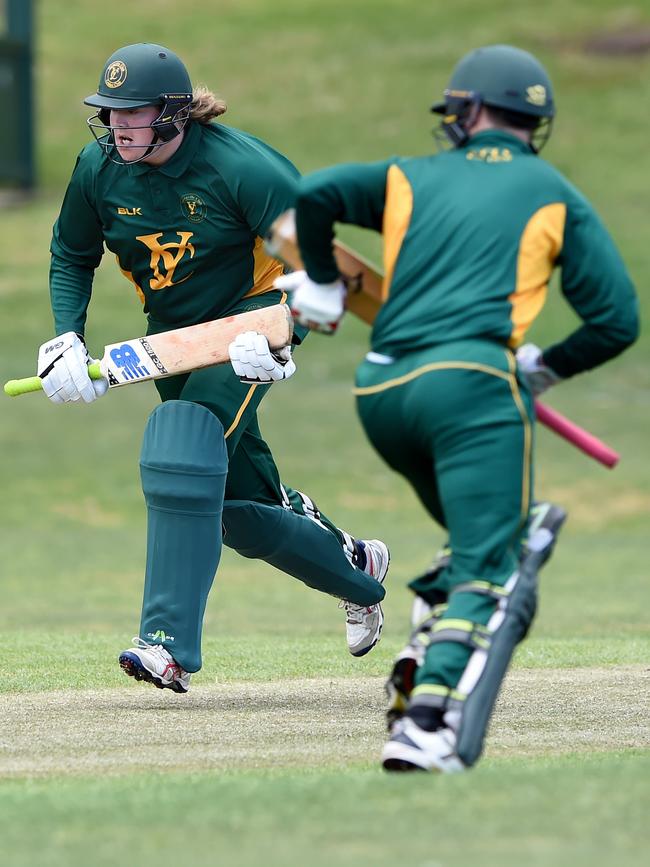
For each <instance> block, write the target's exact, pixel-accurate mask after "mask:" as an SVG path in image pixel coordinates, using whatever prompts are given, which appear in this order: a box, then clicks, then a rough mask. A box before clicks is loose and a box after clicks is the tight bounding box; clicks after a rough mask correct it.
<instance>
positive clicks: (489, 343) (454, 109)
mask: <svg viewBox="0 0 650 867" xmlns="http://www.w3.org/2000/svg"><path fill="white" fill-rule="evenodd" d="M432 110H433V111H434V112H435V113H437V114H440V115H441V116H442V121H441V125H440V129H439V131H438V133H439V135H441V136H443V137H444V140H445V141H446V143H447V145H448V149H446V150H445V151H443V152H440V153H438V154H436V155H432V156H426V157H419V158H412V159H409V158H391V159H389V160H386V161H383V162H377V163H373V164H368V165H358V164H355V165H341V166H337V167H333V168H330V169H326V170H322V171H319V172H315V173H314V174H312V175H310V176H307V177H305V178H303V179H302V181H301V183H300V188H299V195H298V199H297V209H296V221H297V232H298V241H299V244H300V249H301V253H302V258H303V261H304V263H305V269H306V270H305V271H302V272H296V273H295V274H289V275H285V276H283V277H281V278H279V279H278V280H276V286H278V287H280V288H283V289H288V290H289V289H290V290H293V297H292V300H291V307H292V310H293V312H294V316H296V317H297V319H298V321H299V322H302V323H304V324H306V325H308V326H310V327H311V328H315V329H318V330H321V331H324V332H327V333H332V332H333V331H334V330H335V329H336V326H337V323H338V321H339V319H340V318H341V315H342V314H343V311H344V307H345V292H346V290H345V287H344V285H343V283H342V282H341V280H340V279H339V275H338V273H337V270H336V267H335V264H334V259H333V256H332V239H333V236H334V230H333V227H334V224H335V223H336V222H341V223H353V224H356V225H360V226H364V227H366V228H372V229H375V230H377V231H379V232H382V233H383V241H384V266H385V280H384V284H383V299H384V300H383V305H382V307H381V309H380V311H379V314H378V315H377V318H376V320H375V322H374V327H373V330H372V337H371V351H370V352H369V353H368V354H367V356H366V358H365V360H364V361H363V362H362V363H361V365H360V367H359V368H358V370H357V376H356V388H355V393H356V396H357V408H358V412H359V416H360V418H361V422H362V424H363V426H364V428H365V431H366V434H367V436H368V438H369V440H370V442H371V443H372V445H373V446H374V447H375V449H376V450H377V451H378V452H379V454H380V455H381V457H382V458H383V460H384V461H385V462H386V463H387V464H388V466H389V467H391V468H392V469H393V470H395V471H396V472H398V473H400V474H401V475H402V476H403V477H404V478H405V479H406V480H407V481H408V482H409V483H410V484H411V485H412V487H413V489H414V490H415V492H416V494H417V495H418V497H419V499H420V501H421V502H422V505H423V506H424V508H425V509H426V510H427V512H428V513H429V514H430V515H431V517H432V518H433V519H434V520H435V521H437V522H438V523H439V524H440V525H442V526H443V527H445V528H446V529H447V531H448V533H449V550H448V551H446V552H444V556H443V557H442V558H441V560H440V561H439V562H438V564H437V566H436V568H434V569H432V570H431V571H430V572H429V573H428V574H427V575H424V576H421V577H420V578H419V579H416V580H415V581H414V582H412V585H411V587H412V589H413V590H415V592H416V594H417V601H418V602H419V603H420V608H421V609H423V610H424V611H425V615H426V616H425V619H424V621H423V622H422V623H421V624H420V625H419V627H418V628H417V629H416V631H415V633H414V634H413V635H412V637H411V640H410V642H409V645H408V646H407V647H406V648H405V650H404V651H403V652H402V654H400V656H399V657H398V659H397V661H396V663H395V668H394V670H393V673H392V674H391V677H390V679H389V683H388V686H389V692H390V695H391V699H392V703H391V707H390V710H389V722H390V723H391V727H390V740H389V741H388V742H387V743H386V745H385V747H384V750H383V755H382V763H383V766H384V768H386V769H387V770H389V771H412V770H424V771H442V772H455V771H462V770H464V769H465V768H469V767H471V766H472V765H474V763H475V762H476V761H477V760H478V758H479V756H480V755H481V752H482V749H483V742H484V738H485V733H486V729H487V726H488V722H489V719H490V715H491V712H492V709H493V707H494V703H495V700H496V698H497V693H498V691H499V687H500V685H501V683H502V681H503V678H504V675H505V673H506V670H507V668H508V665H509V663H510V659H511V657H512V654H513V651H514V648H515V646H516V645H517V643H518V642H519V641H521V640H522V639H523V638H524V636H525V635H526V633H527V631H528V628H529V626H530V624H531V622H532V620H533V617H534V614H535V608H536V595H537V571H538V569H539V567H540V566H541V565H542V563H543V562H544V561H545V559H547V557H548V555H549V553H550V550H551V548H552V544H553V542H554V537H555V535H556V534H557V530H558V529H559V526H560V525H561V523H562V520H563V518H564V513H563V512H562V511H561V510H560V509H559V508H558V507H554V506H552V505H550V504H545V506H544V507H543V514H536V511H537V510H535V509H531V504H533V502H534V500H533V427H534V421H535V418H534V404H533V397H534V396H535V395H538V394H540V393H541V392H543V391H544V390H545V389H547V388H548V387H549V386H552V385H556V384H557V383H560V382H562V381H563V380H565V379H568V378H569V377H572V376H574V375H576V374H578V373H581V372H583V371H586V370H589V369H591V368H593V367H596V366H597V365H600V364H603V363H604V362H606V361H608V360H609V359H611V358H613V357H614V356H616V355H618V354H619V353H620V352H622V351H623V350H624V349H625V348H626V347H628V346H629V345H630V344H631V343H633V342H634V340H635V339H636V337H637V332H638V327H639V323H638V310H637V298H636V294H635V290H634V288H633V286H632V283H631V281H630V278H629V276H628V273H627V271H626V268H625V265H624V264H623V262H622V261H621V257H620V255H619V253H618V252H617V249H616V247H615V246H614V243H613V241H612V239H611V237H610V236H609V234H608V232H607V231H606V229H605V228H604V226H603V224H602V223H601V221H600V220H599V218H598V216H597V215H596V214H595V212H594V210H593V208H592V206H591V205H590V204H589V202H588V201H587V200H586V199H585V197H584V196H583V195H582V194H581V193H580V192H578V190H576V189H575V187H573V186H572V185H571V184H570V183H569V182H568V181H567V180H566V179H565V178H564V177H563V176H562V175H561V174H560V173H559V172H558V171H557V170H556V169H554V168H552V167H551V166H550V165H549V164H548V163H546V162H544V161H543V160H542V159H541V158H540V156H539V151H540V149H541V147H542V146H543V144H544V142H545V141H546V140H547V139H548V136H549V134H550V131H551V123H552V121H553V118H554V115H555V99H554V95H553V87H552V85H551V82H550V80H549V77H548V75H547V73H546V70H545V69H544V67H543V66H542V65H541V64H540V63H539V61H538V60H537V59H536V58H535V57H533V56H532V55H531V54H529V53H528V52H526V51H522V50H520V49H518V48H515V47H511V46H508V45H490V46H487V47H483V48H479V49H478V50H475V51H472V52H471V53H470V54H468V55H467V56H465V57H463V58H462V59H461V61H460V62H459V63H458V65H457V66H456V68H455V70H454V71H453V74H452V76H451V79H450V81H449V85H448V87H447V89H446V90H445V92H444V97H443V99H442V100H441V101H440V102H436V104H435V105H434V106H433V109H432ZM555 268H559V269H561V288H562V293H563V295H564V296H565V298H566V300H567V301H568V303H569V304H570V305H571V307H572V308H573V309H574V310H575V312H576V313H577V315H578V316H579V318H580V320H581V324H580V325H579V327H577V328H576V329H575V331H573V333H571V334H569V335H568V336H567V337H566V338H565V339H563V340H560V341H559V342H557V343H555V344H554V345H552V346H548V347H545V348H544V349H543V350H542V349H540V348H539V347H537V346H534V345H532V344H524V345H522V341H523V340H524V336H525V334H526V331H527V329H528V328H529V326H530V325H531V323H532V322H533V321H534V319H535V317H536V316H537V315H538V314H539V312H540V310H541V309H542V307H543V305H544V301H545V299H546V294H547V291H548V284H549V280H550V277H551V274H552V273H553V271H554V269H555ZM529 518H530V523H529ZM527 525H528V528H527ZM524 543H525V544H524ZM409 672H410V674H409V676H407V674H408V673H409Z"/></svg>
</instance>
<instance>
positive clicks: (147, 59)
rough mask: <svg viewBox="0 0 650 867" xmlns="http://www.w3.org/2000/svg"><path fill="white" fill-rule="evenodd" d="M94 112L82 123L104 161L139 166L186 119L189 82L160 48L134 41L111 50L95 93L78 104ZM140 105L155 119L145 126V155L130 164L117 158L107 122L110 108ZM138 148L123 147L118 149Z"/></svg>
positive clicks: (178, 63) (180, 64) (180, 67)
mask: <svg viewBox="0 0 650 867" xmlns="http://www.w3.org/2000/svg"><path fill="white" fill-rule="evenodd" d="M84 102H85V104H86V105H91V106H93V108H95V109H97V111H96V114H94V115H93V116H92V117H89V118H88V120H87V124H88V126H89V128H90V131H91V133H92V134H93V136H94V137H95V140H96V141H97V144H98V145H99V146H100V147H101V149H102V150H103V151H104V153H105V154H106V155H107V156H108V158H109V159H110V160H112V162H114V163H118V164H119V165H123V164H124V163H126V162H128V163H129V164H131V163H135V162H141V161H142V160H144V159H147V157H148V156H149V155H150V154H151V153H153V152H154V151H156V150H157V149H158V148H161V147H162V146H163V145H165V144H166V143H167V142H170V141H172V139H174V138H176V136H178V135H180V134H181V132H182V131H183V129H184V128H185V126H186V124H187V123H188V121H189V118H190V110H191V105H192V83H191V81H190V77H189V75H188V72H187V69H186V68H185V66H184V64H183V62H182V61H181V59H180V58H179V57H177V55H176V54H174V52H173V51H170V50H169V48H165V47H164V46H163V45H156V44H153V43H149V42H140V43H136V44H134V45H126V46H124V47H123V48H119V49H118V50H117V51H116V52H114V53H113V54H112V55H111V56H110V57H109V58H108V60H107V61H106V63H105V64H104V69H103V71H102V74H101V76H100V79H99V85H98V87H97V92H96V93H94V94H91V96H89V97H87V98H86V99H85V100H84ZM145 106H156V107H159V109H160V111H159V114H158V116H157V117H156V118H155V119H154V120H153V121H152V122H151V123H150V124H148V125H147V126H142V127H131V129H133V130H135V129H151V130H152V131H153V137H152V141H151V143H150V144H149V145H148V146H144V147H146V152H145V153H144V154H142V156H140V157H138V158H137V159H134V160H128V161H127V160H124V159H122V158H121V157H120V155H119V152H118V151H117V145H116V138H115V135H116V130H117V127H112V126H111V124H110V113H111V111H112V110H115V111H119V110H130V109H138V108H144V107H145ZM142 147H143V145H139V144H138V145H135V144H124V145H120V150H122V149H124V150H128V149H129V148H137V149H139V150H141V149H142Z"/></svg>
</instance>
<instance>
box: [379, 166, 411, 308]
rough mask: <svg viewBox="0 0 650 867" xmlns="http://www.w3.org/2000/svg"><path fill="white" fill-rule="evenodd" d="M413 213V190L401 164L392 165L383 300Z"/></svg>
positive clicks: (385, 228)
mask: <svg viewBox="0 0 650 867" xmlns="http://www.w3.org/2000/svg"><path fill="white" fill-rule="evenodd" d="M412 213H413V190H412V189H411V185H410V183H409V182H408V179H407V177H406V175H405V174H404V172H403V171H402V170H401V169H400V168H399V166H396V165H392V166H391V167H390V168H389V169H388V176H387V178H386V203H385V205H384V222H383V227H382V234H383V236H384V282H383V283H382V287H381V297H382V301H385V300H386V299H387V298H388V293H389V292H390V284H391V282H392V279H393V272H394V271H395V263H396V262H397V257H398V256H399V251H400V250H401V248H402V243H403V241H404V236H405V235H406V232H407V230H408V227H409V223H410V221H411V214H412Z"/></svg>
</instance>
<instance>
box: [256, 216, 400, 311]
mask: <svg viewBox="0 0 650 867" xmlns="http://www.w3.org/2000/svg"><path fill="white" fill-rule="evenodd" d="M264 247H265V249H266V252H267V253H268V254H269V255H270V256H274V257H275V258H276V259H279V260H280V261H281V262H283V263H284V264H285V265H287V266H288V267H289V268H291V270H292V271H299V270H300V269H301V268H302V267H303V264H302V259H301V258H300V250H299V249H298V243H297V240H296V214H295V211H294V209H293V208H291V209H290V210H288V211H285V212H284V213H283V214H280V216H279V217H278V218H277V220H275V221H274V222H273V223H272V225H271V228H270V229H269V231H268V233H267V236H266V238H265V240H264ZM334 258H335V259H336V264H337V266H338V269H339V271H340V273H341V279H342V280H343V282H344V283H345V286H346V288H347V290H348V294H347V299H346V310H350V311H351V312H352V313H354V315H355V316H358V317H359V319H362V320H363V321H364V322H367V323H368V325H372V323H373V322H374V321H375V317H376V316H377V314H378V313H379V308H380V307H381V305H382V301H383V296H382V285H383V282H384V278H383V277H382V275H381V274H380V273H379V272H378V271H377V269H376V268H375V266H374V265H373V264H372V262H369V261H368V259H364V258H363V256H360V255H359V253H356V252H355V251H354V250H352V249H351V248H350V247H348V246H347V245H346V244H343V243H342V242H341V241H339V240H337V239H335V240H334Z"/></svg>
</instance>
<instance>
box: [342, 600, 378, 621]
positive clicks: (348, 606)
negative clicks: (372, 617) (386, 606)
mask: <svg viewBox="0 0 650 867" xmlns="http://www.w3.org/2000/svg"><path fill="white" fill-rule="evenodd" d="M374 607H375V606H374V605H355V603H354V602H347V601H346V600H345V599H341V601H340V602H339V608H345V615H346V617H345V620H346V622H347V623H351V624H353V625H355V626H356V625H359V624H362V623H363V618H364V617H365V615H366V614H370V613H371V611H372V610H373V608H374Z"/></svg>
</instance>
